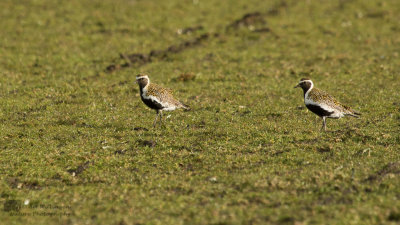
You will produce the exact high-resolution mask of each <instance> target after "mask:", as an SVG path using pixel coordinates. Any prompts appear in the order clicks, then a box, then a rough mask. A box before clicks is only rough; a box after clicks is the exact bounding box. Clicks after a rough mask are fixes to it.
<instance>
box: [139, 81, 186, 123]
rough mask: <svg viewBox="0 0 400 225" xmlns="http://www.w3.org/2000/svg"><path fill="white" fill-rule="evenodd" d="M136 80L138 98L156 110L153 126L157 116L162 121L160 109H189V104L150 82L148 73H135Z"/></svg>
mask: <svg viewBox="0 0 400 225" xmlns="http://www.w3.org/2000/svg"><path fill="white" fill-rule="evenodd" d="M136 82H137V83H138V84H139V89H140V98H141V99H142V101H143V102H144V104H146V105H147V106H148V107H149V108H151V109H154V110H156V112H157V115H156V118H155V120H154V123H153V127H155V126H156V124H157V118H158V117H160V122H161V123H162V111H173V110H175V109H179V108H183V109H186V110H189V109H190V108H189V106H187V105H185V104H183V103H182V102H180V101H178V100H177V99H175V98H174V96H173V95H172V94H171V92H170V91H169V90H168V89H165V88H163V87H160V86H158V85H156V84H153V83H150V79H149V76H148V75H146V74H139V75H137V76H136Z"/></svg>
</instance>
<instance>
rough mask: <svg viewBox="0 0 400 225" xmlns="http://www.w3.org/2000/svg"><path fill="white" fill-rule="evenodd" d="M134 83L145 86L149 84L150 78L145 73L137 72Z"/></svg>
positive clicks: (141, 86)
mask: <svg viewBox="0 0 400 225" xmlns="http://www.w3.org/2000/svg"><path fill="white" fill-rule="evenodd" d="M136 83H138V84H139V87H140V88H144V87H146V86H147V85H148V84H150V79H149V76H148V75H147V74H138V75H137V76H136Z"/></svg>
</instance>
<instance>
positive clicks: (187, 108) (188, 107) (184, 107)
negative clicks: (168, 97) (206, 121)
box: [179, 102, 190, 111]
mask: <svg viewBox="0 0 400 225" xmlns="http://www.w3.org/2000/svg"><path fill="white" fill-rule="evenodd" d="M179 103H181V105H180V108H182V109H184V110H185V111H190V106H188V105H186V104H184V103H182V102H179Z"/></svg>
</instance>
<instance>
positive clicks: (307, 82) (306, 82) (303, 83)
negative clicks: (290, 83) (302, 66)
mask: <svg viewBox="0 0 400 225" xmlns="http://www.w3.org/2000/svg"><path fill="white" fill-rule="evenodd" d="M298 87H301V88H302V89H303V90H304V92H306V91H308V90H309V89H310V88H313V87H314V84H313V82H312V80H311V79H309V78H302V79H301V80H300V81H299V83H298V84H297V85H296V86H295V87H294V88H298Z"/></svg>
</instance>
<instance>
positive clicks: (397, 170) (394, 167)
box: [364, 162, 400, 182]
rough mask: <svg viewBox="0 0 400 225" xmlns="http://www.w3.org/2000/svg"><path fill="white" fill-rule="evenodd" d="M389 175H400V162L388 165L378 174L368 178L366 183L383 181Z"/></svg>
mask: <svg viewBox="0 0 400 225" xmlns="http://www.w3.org/2000/svg"><path fill="white" fill-rule="evenodd" d="M389 173H394V174H400V163H399V162H391V163H388V164H387V165H385V166H384V167H383V168H382V169H381V170H379V171H378V172H377V173H376V174H372V175H370V176H368V178H366V179H365V180H364V182H373V181H376V180H381V179H383V177H385V176H386V175H387V174H389Z"/></svg>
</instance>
